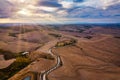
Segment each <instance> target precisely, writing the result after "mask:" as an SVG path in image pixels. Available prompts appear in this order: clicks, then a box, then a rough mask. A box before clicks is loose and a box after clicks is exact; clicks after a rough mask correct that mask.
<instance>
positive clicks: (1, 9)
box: [0, 0, 14, 18]
mask: <svg viewBox="0 0 120 80" xmlns="http://www.w3.org/2000/svg"><path fill="white" fill-rule="evenodd" d="M13 10H14V5H12V4H11V3H9V2H8V1H6V0H0V18H7V17H10V16H11V15H12V13H13V12H12V11H13Z"/></svg>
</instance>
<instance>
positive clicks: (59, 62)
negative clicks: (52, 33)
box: [40, 47, 62, 80]
mask: <svg viewBox="0 0 120 80" xmlns="http://www.w3.org/2000/svg"><path fill="white" fill-rule="evenodd" d="M53 48H55V47H53ZM48 52H49V54H51V55H52V56H54V57H55V58H56V60H57V63H56V65H55V66H53V67H52V68H50V69H49V70H46V71H41V74H40V80H48V78H47V76H48V74H49V73H51V72H52V71H54V70H56V69H58V68H59V67H61V66H62V60H61V58H60V56H59V55H55V54H54V53H53V52H52V48H51V49H49V51H48Z"/></svg>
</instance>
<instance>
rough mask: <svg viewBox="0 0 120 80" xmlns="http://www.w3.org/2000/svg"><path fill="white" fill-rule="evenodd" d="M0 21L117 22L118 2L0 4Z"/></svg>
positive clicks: (19, 0) (20, 0)
mask: <svg viewBox="0 0 120 80" xmlns="http://www.w3.org/2000/svg"><path fill="white" fill-rule="evenodd" d="M73 18H74V19H73ZM3 19H4V21H5V19H6V21H9V20H10V21H12V19H14V20H13V21H15V19H17V21H21V22H22V20H23V22H24V21H26V20H28V21H32V20H33V21H35V22H37V20H38V22H39V20H40V21H41V20H42V21H46V22H49V21H50V20H51V21H52V22H53V23H54V22H56V21H57V22H59V21H62V22H66V20H68V21H72V20H73V22H75V21H77V20H80V21H81V20H83V21H85V20H86V21H90V19H91V21H93V19H94V20H95V19H97V20H98V21H100V22H102V21H103V22H105V20H106V22H107V21H113V20H114V21H113V22H115V21H116V22H117V21H120V20H119V19H120V0H0V20H3ZM8 19H9V20H8ZM30 19H31V20H30ZM59 19H60V20H59ZM69 19H70V20H69ZM75 19H76V20H75ZM109 19H110V20H109ZM28 21H27V22H28ZM1 22H2V21H1ZM81 22H82V21H81Z"/></svg>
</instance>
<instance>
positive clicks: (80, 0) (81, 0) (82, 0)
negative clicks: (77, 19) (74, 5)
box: [73, 0, 84, 2]
mask: <svg viewBox="0 0 120 80" xmlns="http://www.w3.org/2000/svg"><path fill="white" fill-rule="evenodd" d="M73 2H84V0H73Z"/></svg>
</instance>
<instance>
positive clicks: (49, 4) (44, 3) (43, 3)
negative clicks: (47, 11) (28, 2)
mask: <svg viewBox="0 0 120 80" xmlns="http://www.w3.org/2000/svg"><path fill="white" fill-rule="evenodd" d="M38 5H40V6H46V7H62V5H61V4H59V3H58V2H57V0H55V1H51V0H45V1H44V0H43V1H40V2H39V4H38Z"/></svg>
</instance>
